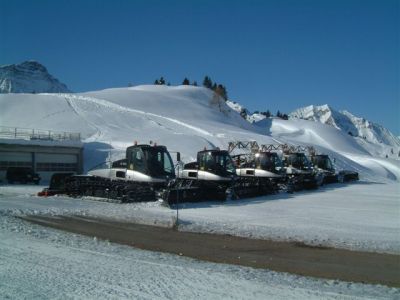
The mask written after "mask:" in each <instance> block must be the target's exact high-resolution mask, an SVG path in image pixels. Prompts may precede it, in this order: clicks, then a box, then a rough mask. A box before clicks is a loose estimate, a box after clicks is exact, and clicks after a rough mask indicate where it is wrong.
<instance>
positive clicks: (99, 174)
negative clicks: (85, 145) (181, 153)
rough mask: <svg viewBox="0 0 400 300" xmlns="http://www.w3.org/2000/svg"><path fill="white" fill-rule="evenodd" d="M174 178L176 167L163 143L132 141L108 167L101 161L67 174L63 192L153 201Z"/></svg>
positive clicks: (125, 200) (76, 194)
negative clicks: (83, 171) (122, 155)
mask: <svg viewBox="0 0 400 300" xmlns="http://www.w3.org/2000/svg"><path fill="white" fill-rule="evenodd" d="M173 178H175V169H174V165H173V162H172V159H171V156H170V154H169V152H168V150H167V148H166V147H165V146H157V145H137V144H135V145H133V146H130V147H128V148H127V149H126V157H125V158H124V159H121V160H117V161H114V162H113V163H112V164H111V167H105V165H104V164H103V165H102V167H100V168H97V169H94V170H91V171H89V172H88V175H74V176H71V177H68V178H66V179H65V191H64V193H66V194H68V195H70V196H96V197H100V198H106V199H107V201H112V202H136V201H155V200H156V198H157V197H156V195H157V194H159V193H161V192H162V191H163V189H164V188H165V187H166V186H167V184H168V182H169V181H170V180H171V179H173Z"/></svg>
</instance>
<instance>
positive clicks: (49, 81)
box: [0, 61, 70, 94]
mask: <svg viewBox="0 0 400 300" xmlns="http://www.w3.org/2000/svg"><path fill="white" fill-rule="evenodd" d="M68 92H70V90H69V89H68V87H67V86H66V85H65V84H64V83H61V82H60V81H58V79H57V78H55V77H53V76H52V75H50V74H49V72H48V71H47V69H46V68H45V67H44V66H43V65H42V64H40V63H38V62H36V61H25V62H23V63H21V64H13V65H5V66H1V67H0V93H1V94H7V93H68Z"/></svg>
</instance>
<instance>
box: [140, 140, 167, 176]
mask: <svg viewBox="0 0 400 300" xmlns="http://www.w3.org/2000/svg"><path fill="white" fill-rule="evenodd" d="M143 152H144V155H145V157H146V161H147V167H148V170H149V173H150V175H151V176H155V177H157V176H174V175H175V171H174V165H173V163H172V159H171V156H170V155H169V153H168V152H167V151H165V150H164V149H162V148H155V147H154V148H146V149H143Z"/></svg>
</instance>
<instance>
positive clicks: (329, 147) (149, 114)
mask: <svg viewBox="0 0 400 300" xmlns="http://www.w3.org/2000/svg"><path fill="white" fill-rule="evenodd" d="M228 104H229V102H228ZM228 104H227V103H226V102H225V101H224V100H223V99H222V98H218V97H216V96H215V94H214V93H213V92H212V91H211V90H209V89H206V88H202V87H193V86H177V87H169V86H160V85H144V86H136V87H131V88H115V89H107V90H102V91H93V92H88V93H81V94H65V93H64V94H0V106H1V107H2V109H1V110H0V126H9V127H22V128H35V129H48V130H49V129H51V130H55V131H69V132H81V134H82V137H83V142H84V144H85V152H84V156H85V165H84V166H85V170H88V169H90V168H92V167H93V166H95V165H98V164H99V163H101V162H102V161H104V160H106V158H107V157H108V156H111V159H112V160H116V159H119V158H122V157H124V155H125V149H126V147H127V146H129V145H132V144H133V142H134V141H138V142H139V143H148V142H149V141H153V142H157V143H158V144H163V145H166V146H167V147H168V149H169V150H170V151H180V152H181V153H182V160H183V161H184V162H190V161H193V160H195V159H196V153H197V151H199V150H202V149H203V148H204V147H206V148H207V149H210V148H214V147H219V148H221V149H225V148H227V146H228V143H229V142H230V141H233V140H256V141H257V142H258V143H259V144H270V143H274V144H276V143H290V144H311V145H314V146H316V147H317V148H318V149H319V150H320V151H321V152H326V153H327V154H331V155H333V156H334V157H335V158H336V159H337V166H338V167H339V168H346V169H351V170H357V171H359V172H360V176H361V178H362V179H365V180H374V181H381V182H387V181H392V180H396V181H398V180H399V178H400V176H399V173H400V166H399V161H398V160H395V159H394V156H396V155H397V152H395V155H393V157H392V156H389V158H388V159H386V158H384V157H383V158H382V153H383V152H385V153H386V152H389V148H387V147H385V146H382V145H376V144H373V143H368V142H367V141H363V142H362V143H358V142H357V141H356V140H355V139H353V138H351V137H350V136H348V135H347V134H346V133H343V132H342V131H339V130H336V129H334V128H332V127H331V126H327V125H324V124H319V123H314V122H307V121H302V120H288V121H285V120H280V119H274V118H268V119H264V120H262V121H259V122H257V123H255V124H256V125H253V124H250V123H249V122H247V121H246V120H244V119H243V118H241V117H240V115H239V114H238V113H237V112H236V111H235V110H233V109H232V108H230V107H229V106H228Z"/></svg>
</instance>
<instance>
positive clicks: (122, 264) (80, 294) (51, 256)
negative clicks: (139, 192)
mask: <svg viewBox="0 0 400 300" xmlns="http://www.w3.org/2000/svg"><path fill="white" fill-rule="evenodd" d="M0 220H1V222H0V295H1V297H2V298H4V299H72V298H73V299H111V298H112V299H304V298H307V299H321V298H324V299H364V298H370V299H388V298H389V299H396V298H398V297H400V290H399V289H396V288H388V287H384V286H379V285H378V286H376V285H366V284H356V283H346V282H340V281H337V280H317V279H311V278H307V277H301V276H294V275H289V274H286V273H277V272H272V271H267V270H256V269H252V268H247V267H237V266H232V265H225V264H214V263H205V262H201V261H197V260H193V259H189V258H185V257H180V256H175V255H170V254H164V253H157V252H151V251H143V250H138V249H134V248H131V247H128V246H120V245H116V244H112V243H109V242H107V241H100V240H97V239H96V238H88V237H83V236H80V235H75V234H71V233H65V232H60V231H57V230H53V229H48V228H45V227H41V226H38V225H32V224H29V223H26V222H24V221H22V220H19V219H16V218H14V217H10V216H7V215H3V216H1V218H0Z"/></svg>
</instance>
